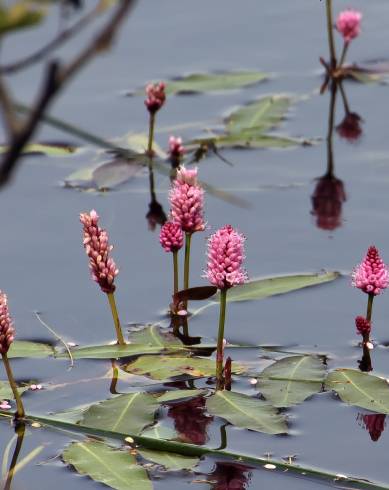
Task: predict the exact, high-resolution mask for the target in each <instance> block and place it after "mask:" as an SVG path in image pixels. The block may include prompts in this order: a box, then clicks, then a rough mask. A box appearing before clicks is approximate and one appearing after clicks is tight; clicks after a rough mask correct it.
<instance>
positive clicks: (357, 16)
mask: <svg viewBox="0 0 389 490" xmlns="http://www.w3.org/2000/svg"><path fill="white" fill-rule="evenodd" d="M361 20H362V13H361V12H358V10H352V9H349V10H344V11H343V12H340V14H339V15H338V18H337V19H336V29H337V30H338V31H339V32H340V34H341V35H342V36H343V39H344V41H345V42H346V43H349V42H350V41H351V40H352V39H354V38H356V37H357V36H359V34H360V32H361Z"/></svg>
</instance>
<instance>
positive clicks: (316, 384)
mask: <svg viewBox="0 0 389 490" xmlns="http://www.w3.org/2000/svg"><path fill="white" fill-rule="evenodd" d="M324 378H325V367H324V365H323V362H322V360H321V359H320V358H318V357H314V356H290V357H284V358H283V359H280V360H279V361H276V362H275V363H274V364H272V365H271V366H269V367H267V368H266V369H264V370H263V371H262V372H261V374H260V375H259V377H258V383H259V384H258V389H259V391H260V392H261V393H262V395H263V396H264V397H265V398H266V400H267V401H268V402H270V403H271V404H272V405H273V406H274V407H290V406H292V405H296V404H298V403H301V402H302V401H304V400H305V399H306V398H308V397H309V396H311V395H313V394H315V393H317V392H319V391H320V389H321V387H322V384H323V381H324Z"/></svg>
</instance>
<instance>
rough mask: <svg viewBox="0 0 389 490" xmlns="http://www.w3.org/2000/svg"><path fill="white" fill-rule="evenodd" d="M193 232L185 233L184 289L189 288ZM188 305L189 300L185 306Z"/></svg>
mask: <svg viewBox="0 0 389 490" xmlns="http://www.w3.org/2000/svg"><path fill="white" fill-rule="evenodd" d="M191 239H192V233H185V261H184V289H188V288H189V265H190V242H191ZM187 307H188V302H187V301H186V302H185V308H187Z"/></svg>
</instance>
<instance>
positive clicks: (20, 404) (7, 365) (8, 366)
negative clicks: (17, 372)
mask: <svg viewBox="0 0 389 490" xmlns="http://www.w3.org/2000/svg"><path fill="white" fill-rule="evenodd" d="M1 357H2V358H3V363H4V367H5V370H6V372H7V377H8V381H9V384H10V386H11V389H12V393H13V395H14V398H15V401H16V414H15V417H16V418H18V419H22V418H24V415H25V413H24V407H23V402H22V399H21V398H20V394H19V392H18V387H17V385H16V381H15V378H14V375H13V373H12V369H11V364H10V363H9V359H8V356H7V354H1Z"/></svg>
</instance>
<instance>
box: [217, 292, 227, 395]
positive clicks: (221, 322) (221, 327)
mask: <svg viewBox="0 0 389 490" xmlns="http://www.w3.org/2000/svg"><path fill="white" fill-rule="evenodd" d="M226 302H227V289H222V290H221V291H220V314H219V330H218V334H217V349H216V389H217V390H221V389H222V388H223V355H224V353H223V350H224V348H223V347H224V346H223V340H224V325H225V320H226Z"/></svg>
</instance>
